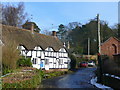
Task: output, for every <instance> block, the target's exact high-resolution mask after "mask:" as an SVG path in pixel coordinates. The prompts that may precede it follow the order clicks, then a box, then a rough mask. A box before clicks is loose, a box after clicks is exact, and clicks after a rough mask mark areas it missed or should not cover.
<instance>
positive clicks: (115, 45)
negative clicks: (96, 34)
mask: <svg viewBox="0 0 120 90" xmlns="http://www.w3.org/2000/svg"><path fill="white" fill-rule="evenodd" d="M101 54H102V55H107V56H109V57H113V55H117V54H120V40H118V39H117V38H116V37H110V38H109V39H108V40H106V41H105V42H104V43H102V44H101Z"/></svg>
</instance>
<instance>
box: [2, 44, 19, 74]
mask: <svg viewBox="0 0 120 90" xmlns="http://www.w3.org/2000/svg"><path fill="white" fill-rule="evenodd" d="M16 47H17V45H16V43H10V42H8V43H7V44H6V45H4V46H3V48H2V73H3V75H4V74H7V73H10V72H12V70H13V69H16V62H17V60H18V59H19V58H20V56H19V51H18V50H17V49H16Z"/></svg>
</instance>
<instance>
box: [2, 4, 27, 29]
mask: <svg viewBox="0 0 120 90" xmlns="http://www.w3.org/2000/svg"><path fill="white" fill-rule="evenodd" d="M26 15H27V13H25V12H24V3H22V2H20V3H18V5H17V6H15V5H13V4H9V3H8V4H7V5H3V6H2V24H5V25H10V26H17V27H21V25H22V24H23V23H25V21H26Z"/></svg>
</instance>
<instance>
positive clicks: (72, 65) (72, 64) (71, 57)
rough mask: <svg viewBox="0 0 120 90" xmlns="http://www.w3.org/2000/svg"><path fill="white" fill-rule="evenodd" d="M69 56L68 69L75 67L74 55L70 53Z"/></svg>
mask: <svg viewBox="0 0 120 90" xmlns="http://www.w3.org/2000/svg"><path fill="white" fill-rule="evenodd" d="M69 57H70V59H71V62H70V69H75V68H76V57H75V56H74V55H70V56H69Z"/></svg>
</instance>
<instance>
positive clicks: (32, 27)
mask: <svg viewBox="0 0 120 90" xmlns="http://www.w3.org/2000/svg"><path fill="white" fill-rule="evenodd" d="M31 32H32V34H34V24H33V23H31Z"/></svg>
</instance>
